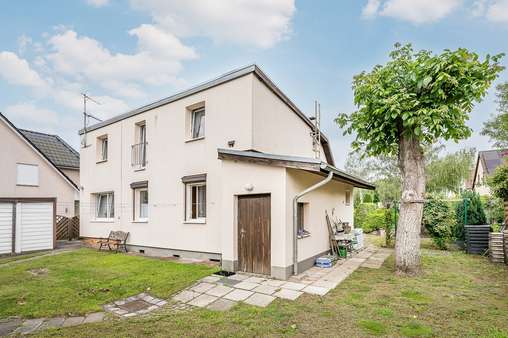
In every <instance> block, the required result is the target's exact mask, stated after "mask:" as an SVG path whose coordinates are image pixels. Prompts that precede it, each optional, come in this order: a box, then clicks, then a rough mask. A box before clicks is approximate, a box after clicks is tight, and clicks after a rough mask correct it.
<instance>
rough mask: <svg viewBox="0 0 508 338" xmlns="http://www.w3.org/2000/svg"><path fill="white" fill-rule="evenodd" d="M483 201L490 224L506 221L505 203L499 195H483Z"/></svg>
mask: <svg viewBox="0 0 508 338" xmlns="http://www.w3.org/2000/svg"><path fill="white" fill-rule="evenodd" d="M480 199H481V201H482V204H483V207H484V209H485V214H486V216H487V221H488V222H489V223H490V224H493V223H503V221H504V203H503V200H502V199H500V198H498V197H489V196H481V198H480Z"/></svg>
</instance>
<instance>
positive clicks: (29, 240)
mask: <svg viewBox="0 0 508 338" xmlns="http://www.w3.org/2000/svg"><path fill="white" fill-rule="evenodd" d="M52 248H53V203H18V204H17V206H16V252H24V251H34V250H46V249H52Z"/></svg>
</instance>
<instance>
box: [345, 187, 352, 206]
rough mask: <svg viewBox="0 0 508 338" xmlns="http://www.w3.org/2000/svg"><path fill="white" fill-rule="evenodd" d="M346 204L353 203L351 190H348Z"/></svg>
mask: <svg viewBox="0 0 508 338" xmlns="http://www.w3.org/2000/svg"><path fill="white" fill-rule="evenodd" d="M345 202H346V205H348V206H349V205H351V191H349V190H346V201H345Z"/></svg>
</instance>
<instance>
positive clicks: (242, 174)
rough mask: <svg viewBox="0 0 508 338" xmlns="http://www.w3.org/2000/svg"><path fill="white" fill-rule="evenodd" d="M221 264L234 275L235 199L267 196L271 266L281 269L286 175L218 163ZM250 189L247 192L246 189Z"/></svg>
mask: <svg viewBox="0 0 508 338" xmlns="http://www.w3.org/2000/svg"><path fill="white" fill-rule="evenodd" d="M222 172H223V178H224V179H223V180H222V204H221V205H222V207H221V209H222V217H221V219H222V236H221V239H222V250H223V251H222V261H223V268H225V269H227V270H230V271H234V270H235V268H236V265H237V262H238V223H237V207H238V196H239V195H251V194H266V193H268V194H270V202H271V207H270V210H271V211H270V212H271V222H270V228H271V266H272V274H274V271H276V270H278V269H281V268H283V267H284V263H285V260H286V259H285V256H284V255H285V250H284V247H285V246H286V234H285V226H284V225H285V223H286V219H285V217H286V212H285V210H286V197H285V194H286V188H285V186H286V178H285V177H286V172H285V169H284V168H282V167H271V166H266V165H259V164H252V163H245V162H235V161H223V162H222ZM249 187H252V190H251V191H249V190H248V188H249Z"/></svg>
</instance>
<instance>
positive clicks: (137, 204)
mask: <svg viewBox="0 0 508 338" xmlns="http://www.w3.org/2000/svg"><path fill="white" fill-rule="evenodd" d="M142 192H146V193H147V194H148V187H143V188H134V221H135V222H148V217H149V215H150V214H149V205H150V195H148V201H147V203H146V216H145V217H141V193H142Z"/></svg>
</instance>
